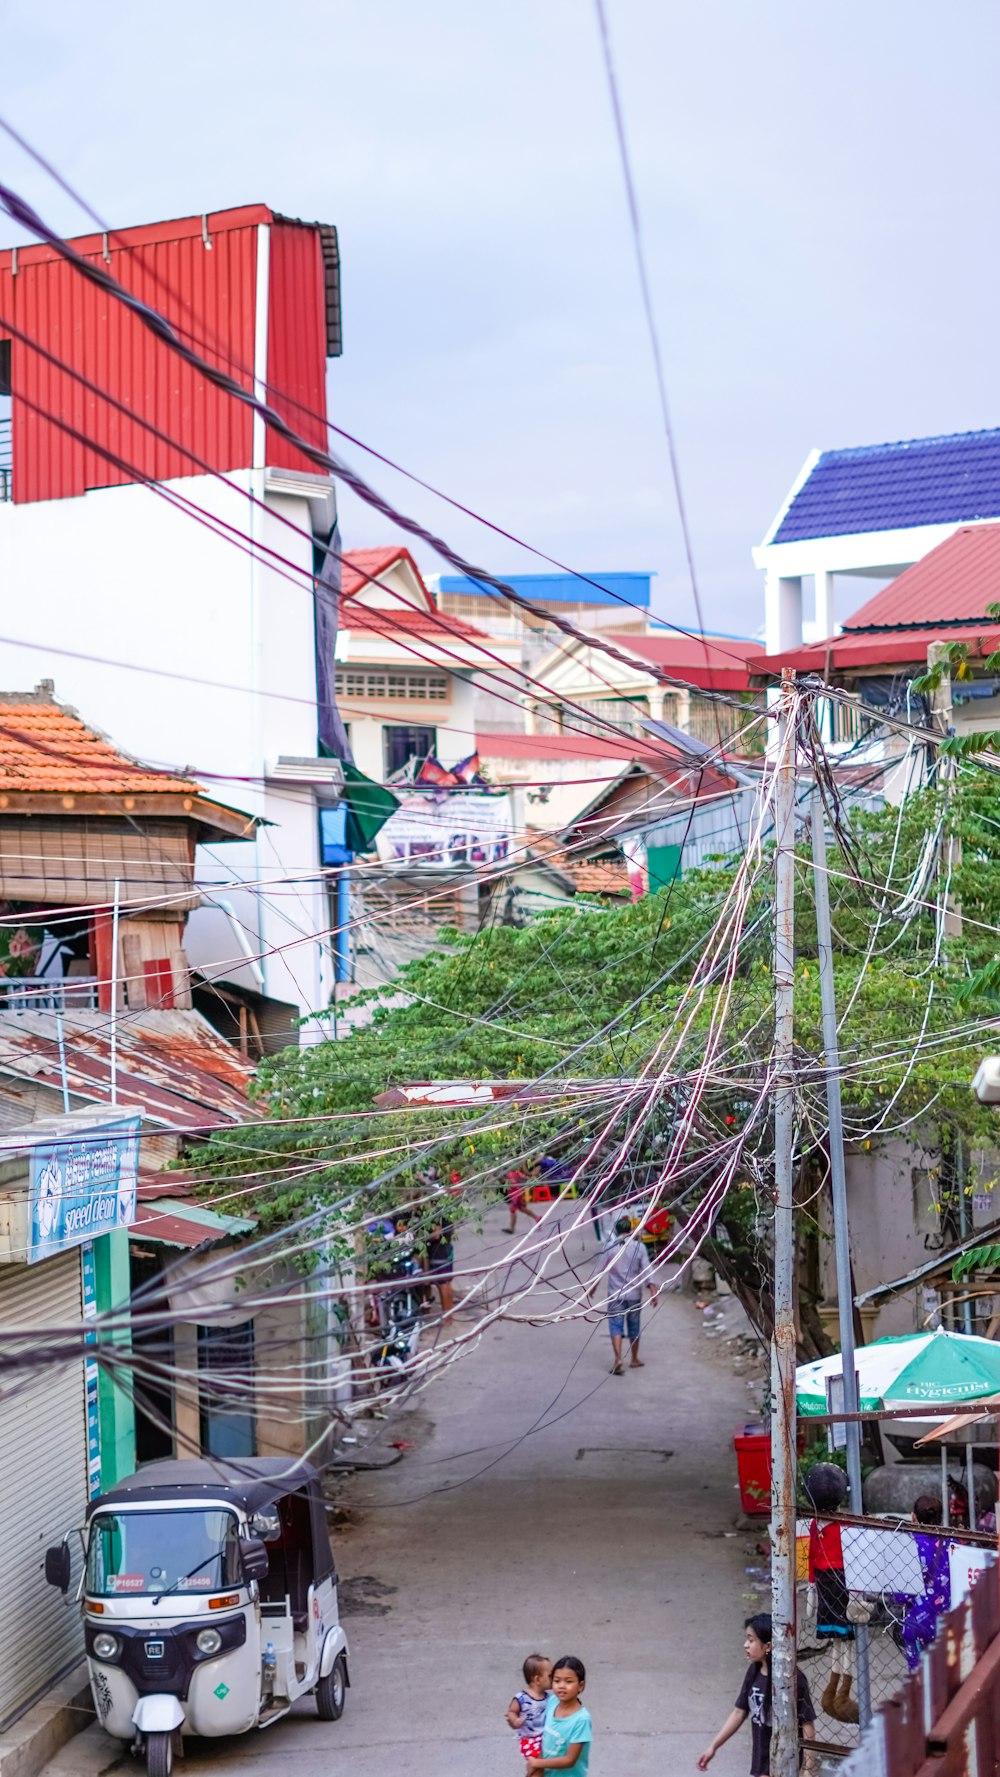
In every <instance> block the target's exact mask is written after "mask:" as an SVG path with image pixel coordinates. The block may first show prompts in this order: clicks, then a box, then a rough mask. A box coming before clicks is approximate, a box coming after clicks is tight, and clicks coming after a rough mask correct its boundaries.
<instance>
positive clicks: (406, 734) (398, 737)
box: [382, 723, 437, 777]
mask: <svg viewBox="0 0 1000 1777" xmlns="http://www.w3.org/2000/svg"><path fill="white" fill-rule="evenodd" d="M382 750H383V757H384V760H385V775H386V777H392V775H393V773H394V772H396V771H402V769H403V767H404V765H408V764H409V762H410V760H411V759H430V758H433V757H434V755H435V754H436V752H437V729H436V728H390V727H389V725H388V723H387V724H386V725H385V727H384V728H383V729H382Z"/></svg>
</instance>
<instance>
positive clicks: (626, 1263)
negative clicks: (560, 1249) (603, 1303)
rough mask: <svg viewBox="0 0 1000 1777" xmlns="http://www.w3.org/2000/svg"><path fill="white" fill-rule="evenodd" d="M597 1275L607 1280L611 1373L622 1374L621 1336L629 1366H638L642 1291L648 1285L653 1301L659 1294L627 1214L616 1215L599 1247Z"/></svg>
mask: <svg viewBox="0 0 1000 1777" xmlns="http://www.w3.org/2000/svg"><path fill="white" fill-rule="evenodd" d="M598 1275H599V1276H606V1278H607V1283H608V1300H607V1315H608V1332H609V1333H610V1334H611V1349H612V1351H613V1353H614V1364H613V1366H612V1370H611V1374H612V1376H624V1374H625V1368H624V1365H623V1364H622V1339H623V1338H624V1337H625V1336H626V1335H627V1337H628V1342H629V1346H630V1348H631V1352H632V1356H631V1360H630V1363H629V1368H630V1369H631V1370H641V1369H642V1367H643V1361H642V1359H641V1357H640V1356H639V1337H640V1333H641V1330H642V1329H641V1316H642V1292H643V1290H644V1289H647V1288H648V1290H649V1293H650V1297H651V1299H652V1300H653V1302H655V1301H656V1299H657V1294H658V1292H657V1289H656V1285H655V1284H654V1283H653V1282H652V1276H653V1267H652V1266H651V1264H650V1262H649V1254H648V1253H647V1251H646V1248H645V1247H644V1246H643V1244H642V1241H641V1240H638V1239H636V1237H635V1236H634V1235H633V1233H632V1223H631V1221H630V1219H629V1217H628V1216H626V1215H621V1216H619V1217H618V1220H617V1221H616V1223H615V1231H614V1234H613V1236H612V1238H611V1239H610V1240H609V1241H608V1242H607V1243H606V1244H605V1245H604V1246H603V1247H602V1248H601V1256H600V1258H599V1260H598Z"/></svg>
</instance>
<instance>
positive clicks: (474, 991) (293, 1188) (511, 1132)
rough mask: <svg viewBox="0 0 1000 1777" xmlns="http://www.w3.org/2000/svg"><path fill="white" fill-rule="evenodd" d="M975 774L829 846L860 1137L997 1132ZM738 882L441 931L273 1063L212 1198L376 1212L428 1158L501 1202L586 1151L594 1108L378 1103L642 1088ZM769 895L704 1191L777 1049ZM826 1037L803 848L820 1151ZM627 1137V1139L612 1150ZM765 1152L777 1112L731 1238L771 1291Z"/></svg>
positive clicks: (849, 1115) (719, 1077) (694, 1058)
mask: <svg viewBox="0 0 1000 1777" xmlns="http://www.w3.org/2000/svg"><path fill="white" fill-rule="evenodd" d="M957 773H958V775H957V777H956V779H955V781H954V782H953V783H952V784H950V785H947V786H946V785H938V786H935V787H931V788H930V789H927V790H925V791H923V792H921V793H920V794H917V795H914V796H912V797H910V798H909V799H908V800H907V802H906V803H905V805H904V806H903V808H902V810H900V809H899V808H896V807H887V808H886V809H884V810H882V811H881V812H878V813H874V814H861V815H855V816H853V817H852V818H851V820H850V823H849V831H845V833H844V848H843V849H838V848H837V847H836V846H833V845H831V847H830V860H829V861H830V871H831V875H830V886H831V902H832V914H833V926H834V951H835V954H834V970H835V979H836V990H837V1001H838V1008H839V1009H840V1011H841V1013H842V1015H843V1028H842V1031H841V1046H842V1047H841V1055H842V1063H843V1066H844V1075H843V1093H844V1104H845V1117H846V1123H847V1129H848V1135H849V1138H850V1139H852V1140H854V1141H856V1142H859V1143H864V1142H866V1141H870V1142H874V1141H877V1140H878V1139H879V1136H880V1134H884V1133H888V1132H889V1131H891V1130H893V1129H895V1128H896V1127H898V1126H901V1125H906V1126H907V1127H908V1128H909V1129H911V1130H912V1131H913V1132H914V1134H915V1135H917V1136H918V1137H919V1139H920V1140H921V1141H922V1142H924V1143H925V1144H928V1143H930V1144H932V1145H938V1146H944V1145H946V1144H947V1142H948V1141H953V1140H954V1139H955V1137H956V1136H961V1137H962V1138H963V1139H965V1140H966V1141H969V1142H971V1141H973V1140H975V1139H977V1138H978V1139H979V1140H980V1141H986V1140H988V1139H990V1138H991V1136H992V1134H993V1129H992V1124H991V1120H990V1116H989V1113H987V1112H984V1110H983V1108H982V1107H980V1106H979V1105H978V1104H977V1103H976V1101H975V1099H974V1097H973V1095H972V1094H971V1092H970V1091H969V1079H970V1076H971V1074H972V1072H973V1071H974V1066H975V1060H976V1058H977V1051H976V1045H975V1044H974V1043H972V1041H971V1040H970V1038H969V1037H968V1036H967V1035H966V1036H963V1035H961V1034H960V1035H957V1036H956V1035H955V1034H954V1030H955V1027H956V1026H959V1025H962V1024H963V1023H964V1024H968V1023H970V1022H971V1021H973V1020H975V1019H976V1018H977V1017H978V1016H979V1015H980V1013H981V1014H983V1015H984V1016H994V1015H996V1012H997V1009H998V1005H1000V994H998V984H1000V944H998V940H997V931H996V929H997V927H998V925H1000V818H998V812H1000V811H998V807H997V796H996V790H995V784H996V779H995V778H994V777H992V776H990V775H989V774H987V773H985V772H983V771H981V770H980V769H979V768H977V767H976V766H974V765H971V764H968V763H965V762H962V763H959V764H958V766H957ZM942 832H948V833H951V834H953V835H954V837H955V838H956V839H957V840H959V841H960V855H959V856H958V857H957V861H955V862H954V864H953V868H952V878H951V882H950V889H951V892H952V895H953V897H954V899H955V900H956V901H957V902H959V903H960V904H961V907H962V909H963V913H964V916H965V917H964V923H963V927H962V931H961V934H960V935H955V936H950V937H947V938H943V937H942V935H941V932H940V930H939V918H940V916H939V911H938V908H937V906H936V901H937V898H938V895H939V891H940V888H941V882H940V866H939V859H940V850H941V848H940V845H939V844H938V838H939V836H940V834H941V833H942ZM736 867H737V866H736V863H735V862H734V861H733V860H729V861H724V860H719V861H718V862H717V863H716V864H715V865H714V866H713V867H710V868H706V869H703V870H700V871H694V872H691V873H689V874H686V875H685V876H684V878H683V880H682V881H679V882H676V883H675V884H673V885H672V886H671V887H670V888H669V889H665V890H663V891H661V892H660V893H659V894H656V895H652V896H649V897H647V898H645V899H643V900H641V901H639V902H637V903H635V904H630V905H627V906H622V905H617V904H609V903H601V902H599V901H592V902H584V901H582V900H578V901H577V903H576V904H575V905H574V907H573V908H571V909H569V910H567V911H565V912H562V911H560V912H557V913H554V914H551V915H548V916H545V917H541V918H538V919H536V920H535V921H533V922H532V923H531V924H529V925H527V926H525V927H523V928H520V929H518V928H514V927H501V926H491V927H489V928H487V929H486V930H484V931H482V932H481V933H479V934H477V935H476V936H472V937H470V936H460V935H459V934H457V933H455V932H450V933H446V934H444V936H443V941H442V946H441V949H440V950H438V951H436V952H434V953H432V954H430V955H428V956H426V957H424V958H423V959H421V960H419V961H416V962H413V963H411V964H410V965H409V966H408V967H407V968H405V969H404V970H403V971H402V973H401V974H400V976H399V977H398V979H397V980H396V981H395V982H394V983H393V987H392V990H391V993H392V1000H391V1002H390V1003H385V1001H386V998H387V995H386V994H385V992H382V993H380V992H372V993H370V994H368V995H367V996H365V998H366V1000H367V1009H368V1012H369V1013H370V1023H369V1024H367V1025H366V1026H363V1027H361V1028H356V1029H354V1030H353V1031H352V1034H351V1035H350V1036H347V1037H341V1039H340V1040H339V1041H337V1042H334V1041H333V1040H331V1032H330V1027H329V1024H328V1023H326V1024H324V1025H323V1040H320V1041H317V1042H314V1043H312V1044H310V1045H309V1046H305V1047H303V1048H297V1049H289V1050H285V1051H283V1052H282V1053H281V1054H280V1055H278V1056H277V1057H275V1058H273V1059H272V1060H269V1061H267V1062H265V1063H264V1064H262V1066H261V1069H260V1075H259V1080H258V1083H257V1088H256V1091H257V1096H258V1103H259V1107H260V1108H261V1110H263V1111H264V1113H265V1115H264V1118H263V1120H262V1122H261V1124H260V1125H259V1126H257V1127H254V1128H247V1127H246V1126H244V1127H243V1128H242V1129H241V1130H239V1131H238V1132H236V1133H234V1134H233V1135H226V1136H220V1137H219V1138H218V1140H216V1142H215V1143H214V1144H213V1145H212V1148H211V1149H210V1151H209V1153H208V1155H207V1156H206V1160H207V1167H206V1172H207V1175H209V1176H211V1178H212V1180H213V1185H212V1189H213V1192H214V1194H216V1195H217V1194H218V1191H219V1185H218V1182H217V1181H218V1180H219V1179H220V1177H221V1178H222V1179H224V1180H229V1179H231V1180H232V1185H233V1190H234V1192H238V1193H239V1201H240V1202H243V1203H246V1202H247V1200H248V1197H249V1199H250V1200H251V1201H252V1204H253V1207H254V1209H255V1212H256V1213H257V1214H259V1215H261V1216H262V1218H263V1220H264V1221H265V1224H267V1223H274V1222H280V1221H284V1220H288V1219H289V1218H290V1217H293V1216H296V1215H301V1214H302V1213H303V1212H305V1211H307V1210H309V1209H310V1208H315V1207H316V1206H317V1205H320V1204H323V1203H331V1204H333V1203H344V1202H345V1201H347V1202H348V1203H349V1204H350V1205H351V1206H352V1207H353V1209H354V1210H355V1211H356V1208H357V1206H358V1205H359V1204H363V1205H364V1206H365V1208H366V1209H367V1208H369V1207H370V1208H371V1209H372V1210H375V1209H377V1208H382V1207H385V1206H389V1205H391V1204H393V1203H395V1202H398V1201H399V1200H400V1199H401V1198H402V1197H404V1196H408V1195H410V1194H412V1192H413V1189H414V1181H415V1176H416V1173H417V1171H418V1170H419V1169H420V1167H422V1166H423V1165H425V1164H426V1163H427V1161H428V1160H430V1159H433V1161H434V1162H435V1164H437V1166H438V1167H439V1169H440V1171H441V1174H442V1176H443V1177H446V1175H447V1173H448V1172H449V1171H450V1170H452V1169H455V1170H457V1171H458V1172H460V1174H461V1175H462V1177H463V1178H465V1179H469V1178H473V1179H484V1178H488V1177H489V1176H492V1180H493V1184H494V1188H495V1183H496V1180H497V1179H499V1178H502V1172H503V1168H504V1166H505V1165H510V1164H516V1163H518V1157H519V1156H522V1155H525V1154H528V1155H530V1154H532V1153H540V1152H544V1151H546V1148H551V1147H552V1146H553V1145H557V1144H562V1146H563V1147H566V1146H572V1142H573V1141H574V1140H575V1141H576V1143H577V1146H579V1145H580V1143H581V1142H582V1140H583V1138H584V1136H585V1135H587V1134H589V1133H590V1132H591V1131H593V1130H594V1129H595V1128H596V1127H597V1113H596V1112H595V1111H580V1112H577V1111H576V1110H574V1109H573V1108H572V1107H563V1108H562V1109H561V1110H560V1111H555V1110H553V1111H550V1112H547V1113H545V1114H544V1115H543V1114H541V1113H540V1112H539V1110H538V1108H537V1106H532V1105H531V1104H530V1103H529V1102H527V1101H526V1102H523V1103H515V1104H513V1105H509V1106H504V1107H502V1108H499V1109H498V1108H494V1110H493V1111H492V1113H491V1114H490V1116H489V1117H484V1115H483V1113H482V1112H481V1111H479V1110H476V1109H471V1110H468V1111H455V1110H449V1111H434V1112H430V1111H419V1112H418V1111H399V1112H396V1113H388V1114H387V1113H384V1112H383V1113H378V1112H377V1107H376V1100H377V1098H378V1096H379V1095H380V1094H382V1093H384V1092H386V1090H387V1089H389V1088H390V1087H392V1086H394V1085H402V1084H405V1083H408V1082H414V1081H426V1080H476V1081H483V1080H514V1081H518V1080H523V1081H525V1082H528V1081H537V1080H538V1079H540V1078H541V1077H542V1076H548V1077H550V1078H551V1079H552V1080H553V1081H558V1080H562V1081H566V1080H582V1079H587V1080H592V1079H612V1078H617V1077H619V1076H625V1077H632V1076H634V1075H635V1074H636V1073H637V1072H638V1071H639V1070H640V1069H641V1068H642V1066H643V1064H644V1062H645V1061H646V1059H647V1057H648V1056H649V1054H650V1051H651V1049H652V1048H653V1046H654V1044H655V1042H656V1041H657V1039H658V1038H659V1037H660V1035H661V1033H662V1032H663V1031H664V1030H665V1029H666V1028H667V1027H668V1026H669V1025H670V1024H671V1022H672V1020H673V1019H674V1018H675V1016H676V1014H677V1011H678V1008H679V1006H680V1004H681V1000H682V996H683V995H684V993H685V989H686V986H687V983H688V982H689V979H690V976H691V971H692V969H693V967H694V965H695V963H696V961H697V959H698V958H699V957H700V956H701V955H702V953H703V951H704V949H705V946H706V943H707V941H708V938H709V935H710V933H711V931H712V928H713V926H714V925H715V922H716V920H717V919H718V917H719V914H720V911H721V909H722V906H723V903H724V900H725V897H726V895H727V894H728V892H729V890H730V889H731V887H732V883H733V879H734V874H735V871H736ZM772 894H773V879H772V875H771V873H770V871H769V870H768V869H767V868H765V869H764V870H763V871H762V872H761V873H760V875H759V878H758V880H757V882H756V884H755V886H754V890H753V893H752V896H751V900H750V907H749V911H748V915H747V921H746V936H745V940H744V943H743V945H742V947H741V951H740V961H739V970H738V979H737V983H736V991H735V994H734V997H733V1001H732V1005H731V1008H730V1012H729V1017H728V1020H727V1028H726V1047H725V1052H724V1055H723V1057H722V1058H721V1063H720V1065H719V1066H718V1067H716V1069H715V1070H714V1071H713V1076H712V1078H711V1081H710V1084H709V1088H708V1091H707V1093H706V1096H705V1101H704V1104H705V1112H704V1115H703V1116H701V1117H700V1119H699V1121H698V1123H697V1125H696V1127H695V1129H694V1131H693V1133H692V1136H691V1156H690V1157H693V1158H695V1159H697V1158H699V1156H700V1157H701V1158H702V1159H704V1160H705V1162H706V1166H707V1173H706V1176H707V1177H710V1176H711V1157H712V1152H713V1148H714V1147H716V1146H717V1145H718V1141H719V1139H720V1136H722V1135H725V1134H728V1133H731V1132H732V1131H733V1129H734V1128H735V1129H738V1128H739V1127H740V1124H741V1121H742V1119H743V1118H744V1117H745V1116H746V1114H747V1110H748V1106H749V1104H750V1103H751V1101H752V1099H753V1094H754V1090H755V1087H756V1085H757V1083H758V1082H759V1081H760V1079H761V1077H762V1072H763V1070H764V1068H765V1065H766V1061H767V1057H768V1054H769V1051H770V1047H771V1039H772V1027H773V999H772V985H773V984H772V977H771V945H772V917H771V916H772ZM717 991H718V988H717V987H716V986H713V987H712V988H711V989H710V991H709V994H708V996H707V998H706V1000H705V1003H704V1005H703V1006H702V1008H701V1011H700V1013H699V1015H698V1017H697V1019H696V1021H695V1023H694V1025H693V1027H692V1029H691V1031H690V1033H689V1035H688V1038H687V1041H686V1043H685V1046H684V1050H683V1052H682V1055H681V1057H680V1058H679V1059H680V1068H681V1069H683V1070H686V1071H688V1072H691V1071H693V1070H695V1069H696V1068H697V1067H698V1064H699V1062H700V1060H701V1058H702V1055H703V1052H704V1041H705V1032H706V1029H707V1024H708V1019H709V1015H710V1012H711V1008H712V998H713V995H714V994H715V993H716V992H717ZM404 994H405V995H407V996H409V997H408V999H407V1000H406V1002H405V1003H402V1004H400V1003H399V996H400V995H404ZM820 1029H821V1027H820V996H819V975H818V969H817V955H816V927H815V914H814V907H813V898H812V872H811V854H810V850H809V845H808V839H807V837H806V839H805V842H804V843H803V845H802V846H801V848H800V854H799V866H798V872H797V888H796V1009H795V1034H796V1043H797V1048H798V1054H799V1060H800V1064H801V1066H800V1078H801V1090H802V1107H803V1129H804V1131H805V1134H804V1145H805V1147H806V1149H807V1150H808V1149H809V1148H810V1145H812V1146H814V1147H815V1149H816V1151H817V1158H818V1151H819V1145H820V1144H821V1141H822V1133H823V1130H824V1129H825V1122H826V1118H825V1108H824V1085H823V1075H822V1043H821V1034H820ZM680 1095H681V1096H682V1093H681V1094H680ZM678 1099H679V1092H678V1090H677V1089H671V1090H670V1091H668V1093H667V1094H666V1097H665V1108H664V1111H663V1113H662V1115H661V1117H660V1119H659V1122H658V1124H657V1126H656V1127H655V1128H654V1129H652V1130H651V1131H649V1132H647V1135H646V1136H645V1137H644V1143H645V1146H644V1149H643V1152H645V1153H646V1155H647V1157H648V1156H649V1155H650V1153H651V1152H653V1151H654V1150H655V1145H656V1143H657V1142H658V1141H659V1142H660V1143H661V1147H662V1140H663V1132H664V1128H665V1127H669V1118H670V1114H671V1107H672V1106H674V1105H676V1103H677V1102H678ZM602 1109H603V1110H606V1107H602ZM810 1125H811V1127H812V1130H813V1132H814V1133H813V1134H812V1135H810V1133H809V1130H810ZM942 1132H943V1133H942ZM620 1135H621V1126H620V1125H619V1127H618V1129H617V1130H616V1131H615V1135H614V1140H617V1139H620ZM768 1141H769V1132H768V1127H767V1119H766V1117H765V1118H761V1119H759V1120H758V1122H757V1124H756V1125H755V1128H754V1130H753V1133H752V1139H751V1140H750V1142H749V1144H748V1145H749V1146H750V1147H751V1148H752V1150H753V1151H754V1152H755V1153H756V1155H757V1159H758V1165H757V1171H756V1176H757V1179H758V1188H757V1189H749V1188H747V1189H743V1190H739V1189H736V1190H734V1191H732V1192H731V1193H730V1194H729V1197H728V1199H727V1202H726V1205H725V1208H724V1211H723V1215H722V1218H721V1221H720V1225H719V1236H720V1239H721V1240H722V1241H723V1243H724V1244H726V1245H727V1247H728V1249H729V1251H730V1253H731V1255H733V1261H734V1262H735V1263H738V1265H739V1266H741V1267H742V1268H743V1270H744V1273H745V1275H746V1276H747V1277H749V1276H751V1275H756V1277H757V1278H758V1280H759V1277H760V1273H761V1262H760V1261H761V1254H760V1239H761V1234H762V1229H763V1230H764V1231H765V1232H766V1225H767V1220H768V1204H767V1190H766V1176H767V1143H768ZM434 1143H437V1144H438V1146H437V1147H435V1148H434V1149H433V1152H432V1151H431V1147H432V1144H434ZM651 1144H652V1146H651ZM610 1146H611V1145H610V1144H609V1148H608V1151H609V1152H610ZM806 1158H807V1162H808V1152H807V1156H806ZM751 1170H752V1169H751ZM387 1174H390V1175H391V1176H389V1177H386V1175H387ZM248 1178H249V1179H250V1180H252V1183H251V1184H250V1185H249V1188H248ZM760 1179H764V1180H765V1185H764V1188H763V1190H762V1189H761V1188H760V1186H759V1180H760ZM744 1182H745V1183H749V1182H750V1181H749V1177H748V1180H747V1181H744Z"/></svg>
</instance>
